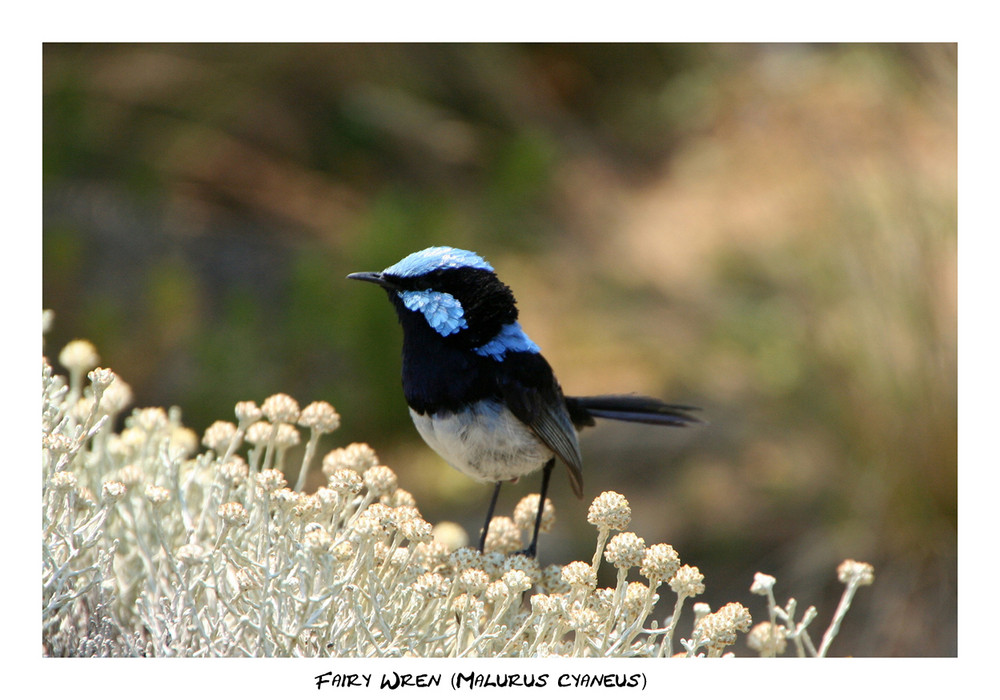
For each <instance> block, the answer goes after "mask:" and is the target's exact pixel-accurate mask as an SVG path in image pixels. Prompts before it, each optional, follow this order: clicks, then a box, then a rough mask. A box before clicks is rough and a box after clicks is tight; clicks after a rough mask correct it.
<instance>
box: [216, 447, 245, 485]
mask: <svg viewBox="0 0 1000 700" xmlns="http://www.w3.org/2000/svg"><path fill="white" fill-rule="evenodd" d="M218 469H219V476H221V477H222V478H223V479H224V480H226V481H228V482H229V484H230V485H231V486H232V487H233V488H235V487H237V486H239V485H240V484H242V483H243V482H244V481H246V478H247V477H248V476H249V475H250V467H249V466H248V465H247V463H246V462H245V461H244V460H243V458H242V457H240V456H239V455H233V456H232V457H230V458H229V459H227V460H226V461H225V462H222V463H220V464H219V466H218Z"/></svg>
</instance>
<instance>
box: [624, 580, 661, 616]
mask: <svg viewBox="0 0 1000 700" xmlns="http://www.w3.org/2000/svg"><path fill="white" fill-rule="evenodd" d="M648 596H649V586H647V585H646V584H645V583H642V582H641V581H631V582H629V584H628V586H627V587H626V588H625V597H624V599H623V600H622V607H623V608H624V609H625V612H626V613H628V615H629V616H631V617H635V616H637V615H639V614H640V613H641V612H642V611H643V610H644V609H645V607H646V598H647V597H648ZM658 599H659V596H658V595H656V594H653V599H652V602H653V604H655V603H656V601H657V600H658Z"/></svg>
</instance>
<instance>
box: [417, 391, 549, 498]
mask: <svg viewBox="0 0 1000 700" xmlns="http://www.w3.org/2000/svg"><path fill="white" fill-rule="evenodd" d="M410 417H411V418H413V424H414V425H415V426H416V427H417V431H418V432H419V433H420V436H421V437H422V438H423V439H424V442H426V443H427V444H428V445H430V447H431V449H433V450H434V451H435V452H437V453H438V454H439V455H441V457H443V458H444V460H445V461H446V462H448V464H450V465H451V466H453V467H455V469H457V470H459V471H460V472H462V473H463V474H467V475H468V476H471V477H472V478H473V479H476V480H478V481H491V482H493V481H509V480H511V479H516V478H518V477H520V476H524V475H525V474H530V473H531V472H533V471H537V470H538V469H541V468H542V467H543V466H544V465H545V463H546V462H547V461H549V460H550V459H551V458H552V457H553V454H554V453H553V452H552V450H550V449H549V448H548V447H546V446H545V444H544V443H543V442H542V441H541V440H539V439H538V436H536V435H535V434H534V433H533V432H532V431H531V430H530V429H529V428H528V426H526V425H525V424H524V423H522V422H521V421H520V420H518V419H517V417H515V416H514V414H513V413H511V412H510V411H509V410H508V409H507V408H506V407H504V406H502V405H501V404H499V403H497V402H495V401H480V402H479V403H477V404H474V405H473V406H472V407H471V408H470V409H469V410H467V411H463V412H462V413H459V414H455V413H439V414H436V415H435V416H429V415H420V414H419V413H416V412H415V411H414V410H413V409H410Z"/></svg>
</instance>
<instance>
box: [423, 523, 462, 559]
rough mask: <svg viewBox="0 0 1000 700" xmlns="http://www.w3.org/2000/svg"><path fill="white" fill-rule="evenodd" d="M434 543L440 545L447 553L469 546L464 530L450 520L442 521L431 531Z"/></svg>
mask: <svg viewBox="0 0 1000 700" xmlns="http://www.w3.org/2000/svg"><path fill="white" fill-rule="evenodd" d="M431 535H432V536H433V537H434V542H436V543H438V544H440V545H441V546H442V547H444V548H445V550H446V551H448V552H454V551H456V550H458V549H462V548H463V547H465V545H467V544H469V535H468V533H467V532H466V531H465V528H464V527H462V526H461V525H459V524H458V523H453V522H451V521H450V520H442V521H441V522H439V523H438V524H437V525H435V526H434V527H433V528H432V530H431Z"/></svg>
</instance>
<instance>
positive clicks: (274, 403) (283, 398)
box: [260, 394, 299, 423]
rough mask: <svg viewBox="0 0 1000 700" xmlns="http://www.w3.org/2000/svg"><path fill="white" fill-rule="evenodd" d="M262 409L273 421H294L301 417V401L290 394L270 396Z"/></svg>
mask: <svg viewBox="0 0 1000 700" xmlns="http://www.w3.org/2000/svg"><path fill="white" fill-rule="evenodd" d="M260 410H261V413H263V414H264V415H265V416H267V419H268V420H269V421H271V422H272V423H294V422H295V421H297V420H298V419H299V402H298V401H296V400H295V399H293V398H292V397H291V396H289V395H288V394H274V395H272V396H268V397H267V398H266V399H264V403H262V404H261V405H260Z"/></svg>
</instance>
